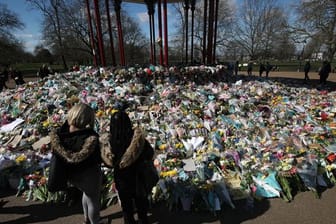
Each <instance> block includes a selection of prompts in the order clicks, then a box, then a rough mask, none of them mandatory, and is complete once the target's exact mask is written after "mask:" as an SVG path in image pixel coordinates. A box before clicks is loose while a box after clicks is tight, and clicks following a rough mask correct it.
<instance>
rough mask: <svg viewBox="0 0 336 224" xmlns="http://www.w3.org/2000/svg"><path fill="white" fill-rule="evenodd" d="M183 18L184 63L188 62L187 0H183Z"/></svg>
mask: <svg viewBox="0 0 336 224" xmlns="http://www.w3.org/2000/svg"><path fill="white" fill-rule="evenodd" d="M183 8H184V18H185V63H186V64H188V37H189V35H188V23H189V19H188V18H189V16H188V11H189V0H184V6H183Z"/></svg>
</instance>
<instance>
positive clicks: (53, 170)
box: [47, 154, 68, 192]
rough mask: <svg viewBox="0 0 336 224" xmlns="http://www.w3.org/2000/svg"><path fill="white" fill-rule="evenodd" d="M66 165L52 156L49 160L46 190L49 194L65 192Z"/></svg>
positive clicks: (58, 158)
mask: <svg viewBox="0 0 336 224" xmlns="http://www.w3.org/2000/svg"><path fill="white" fill-rule="evenodd" d="M67 182H68V175H67V163H66V162H65V161H64V160H63V159H62V158H60V157H59V156H57V155H56V154H53V155H52V156H51V159H50V166H49V175H48V181H47V189H48V191H50V192H57V191H62V190H65V189H66V188H67V187H68V185H67Z"/></svg>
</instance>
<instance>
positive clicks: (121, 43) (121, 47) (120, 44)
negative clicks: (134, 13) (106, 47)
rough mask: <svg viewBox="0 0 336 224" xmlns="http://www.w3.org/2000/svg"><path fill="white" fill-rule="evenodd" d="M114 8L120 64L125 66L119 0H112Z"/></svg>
mask: <svg viewBox="0 0 336 224" xmlns="http://www.w3.org/2000/svg"><path fill="white" fill-rule="evenodd" d="M114 10H115V12H116V17H117V28H118V42H119V54H120V64H121V65H122V66H125V65H126V61H125V49H124V36H123V32H122V27H121V19H120V10H121V0H114Z"/></svg>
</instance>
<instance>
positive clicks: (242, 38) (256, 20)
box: [235, 0, 287, 59]
mask: <svg viewBox="0 0 336 224" xmlns="http://www.w3.org/2000/svg"><path fill="white" fill-rule="evenodd" d="M238 17H239V18H240V20H239V22H238V23H237V26H236V29H235V40H236V42H237V44H238V45H239V46H241V47H242V48H243V49H244V51H245V52H247V54H248V55H249V57H250V58H251V59H258V58H264V57H267V56H268V57H269V56H270V55H271V49H273V46H275V45H277V44H278V43H277V40H278V38H279V37H280V36H281V34H283V33H284V31H285V29H286V28H287V18H286V17H285V15H284V13H283V9H282V8H281V7H280V6H279V2H278V1H277V0H244V1H243V3H242V7H241V10H240V11H239V13H238Z"/></svg>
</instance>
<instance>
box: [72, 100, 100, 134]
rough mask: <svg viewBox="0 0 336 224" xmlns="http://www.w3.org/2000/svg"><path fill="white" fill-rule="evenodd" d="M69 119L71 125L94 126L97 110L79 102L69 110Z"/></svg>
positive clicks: (81, 127)
mask: <svg viewBox="0 0 336 224" xmlns="http://www.w3.org/2000/svg"><path fill="white" fill-rule="evenodd" d="M67 120H68V123H69V125H73V126H75V127H77V128H79V129H83V128H88V127H90V128H93V127H94V124H95V112H94V110H93V109H92V108H91V107H90V106H89V105H87V104H84V103H79V104H76V105H74V106H73V107H72V108H71V109H70V110H69V112H68V115H67Z"/></svg>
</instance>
